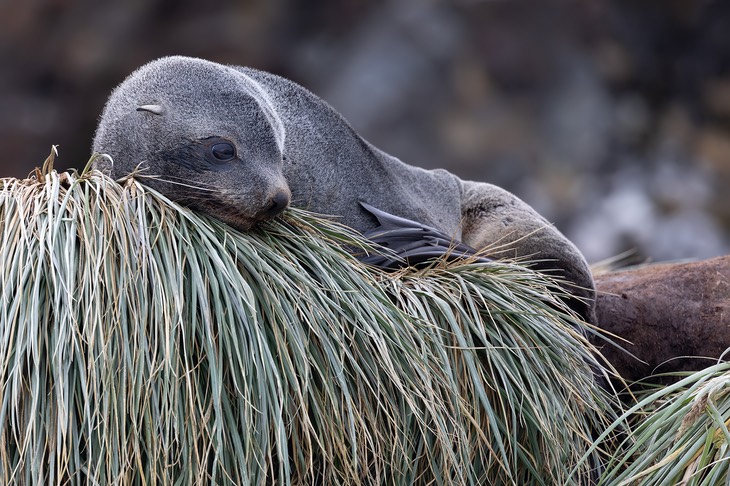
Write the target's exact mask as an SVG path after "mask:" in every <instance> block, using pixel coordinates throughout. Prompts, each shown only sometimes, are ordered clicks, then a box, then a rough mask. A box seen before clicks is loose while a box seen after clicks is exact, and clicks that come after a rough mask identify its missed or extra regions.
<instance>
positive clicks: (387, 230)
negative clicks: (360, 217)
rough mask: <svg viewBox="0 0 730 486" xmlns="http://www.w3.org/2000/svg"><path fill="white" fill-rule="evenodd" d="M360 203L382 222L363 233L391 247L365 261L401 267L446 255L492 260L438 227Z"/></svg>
mask: <svg viewBox="0 0 730 486" xmlns="http://www.w3.org/2000/svg"><path fill="white" fill-rule="evenodd" d="M360 205H361V206H362V207H363V208H365V210H366V211H368V212H369V213H370V214H372V215H373V216H375V218H376V219H377V220H378V223H379V226H378V227H376V228H373V229H371V230H369V231H367V232H365V233H364V235H363V236H365V237H366V238H368V239H369V240H370V241H372V242H374V243H377V244H378V245H380V246H383V247H385V248H387V249H389V250H391V252H389V253H384V254H377V255H368V256H366V257H364V258H361V260H362V261H363V262H364V263H367V264H369V265H374V266H377V267H381V268H386V269H398V268H403V267H408V266H412V267H424V266H428V265H430V264H432V263H433V261H434V260H436V259H438V258H445V259H446V260H447V261H454V260H458V259H464V258H471V259H473V260H474V261H477V262H489V261H491V259H489V258H486V257H480V256H476V255H477V250H475V249H474V248H472V247H470V246H468V245H465V244H464V243H461V242H459V241H456V240H454V239H453V238H451V237H449V236H448V235H447V234H445V233H444V232H442V231H439V230H437V229H436V228H433V227H431V226H428V225H425V224H422V223H419V222H417V221H412V220H410V219H406V218H401V217H399V216H396V215H394V214H390V213H388V212H385V211H383V210H382V209H378V208H376V207H374V206H371V205H369V204H367V203H364V202H362V201H361V202H360Z"/></svg>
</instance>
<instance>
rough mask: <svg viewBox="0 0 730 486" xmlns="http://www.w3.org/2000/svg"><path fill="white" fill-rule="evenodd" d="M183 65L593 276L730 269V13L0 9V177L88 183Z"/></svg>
mask: <svg viewBox="0 0 730 486" xmlns="http://www.w3.org/2000/svg"><path fill="white" fill-rule="evenodd" d="M167 54H186V55H192V56H199V57H204V58H207V59H210V60H214V61H218V62H222V63H231V64H240V65H249V66H252V67H257V68H260V69H264V70H268V71H272V72H275V73H277V74H280V75H283V76H286V77H289V78H291V79H293V80H295V81H297V82H299V83H300V84H303V85H304V86H305V87H307V88H309V89H310V90H312V91H314V92H315V93H317V94H318V95H319V96H321V97H323V98H324V99H326V100H327V101H329V102H330V104H332V105H333V106H334V107H335V108H336V109H337V110H339V111H340V112H341V113H342V114H343V115H344V116H345V117H346V118H347V119H348V120H349V121H350V122H351V123H352V125H353V126H354V127H355V129H356V130H358V131H359V132H360V133H361V134H362V135H363V136H364V137H365V138H366V139H368V140H369V141H371V142H373V143H374V144H375V145H377V146H379V147H380V148H382V149H384V150H385V151H387V152H389V153H391V154H393V155H395V156H397V157H399V158H401V159H402V160H404V161H405V162H408V163H410V164H413V165H420V166H423V167H427V168H434V167H444V168H447V169H449V170H451V171H453V172H455V173H457V174H458V175H459V176H461V177H463V178H468V179H478V180H483V181H488V182H492V183H494V184H497V185H500V186H502V187H505V188H506V189H508V190H510V191H512V192H514V193H516V194H517V195H518V196H520V197H521V198H522V199H524V200H526V201H527V202H528V203H530V204H532V205H533V206H534V207H535V208H536V209H537V210H538V211H540V212H541V213H543V214H544V215H545V216H546V217H547V218H548V219H549V220H551V221H553V222H554V223H555V224H556V225H557V227H558V228H559V229H560V230H562V231H563V232H564V233H565V234H566V235H567V236H568V237H569V238H571V239H572V240H574V241H575V242H576V244H577V245H578V246H579V248H580V249H581V250H582V251H583V252H584V253H585V254H586V256H587V258H588V260H589V261H590V262H596V261H599V260H603V259H606V258H610V257H612V256H615V255H617V254H619V253H622V252H625V251H631V252H633V257H632V258H633V261H646V260H649V261H665V260H678V259H693V258H706V257H710V256H715V255H720V254H727V253H730V251H729V249H730V189H728V187H730V2H728V1H723V0H715V1H709V0H708V1H702V0H694V1H688V0H676V1H672V0H541V1H539V2H536V1H527V0H524V1H521V0H491V1H488V0H482V1H480V0H451V1H437V0H329V1H312V0H261V1H237V2H236V1H232V0H208V1H207V2H195V1H192V0H181V1H173V0H131V1H127V2H117V3H114V2H99V1H98V0H27V1H17V0H16V1H13V0H0V66H1V70H0V154H2V156H1V157H0V176H14V177H25V176H26V175H27V174H28V173H29V172H30V171H31V170H32V169H33V168H34V167H35V166H37V165H40V164H41V163H42V162H43V160H44V159H45V157H46V156H47V154H48V152H49V150H50V146H51V144H58V145H59V152H60V158H59V159H57V167H58V168H59V169H66V168H69V167H75V168H79V169H80V168H83V166H84V165H85V164H86V161H87V160H88V158H89V155H90V145H91V140H92V136H93V132H94V128H95V125H96V120H97V117H98V115H99V113H100V112H101V110H102V108H103V106H104V102H105V100H106V97H107V96H108V94H109V92H110V91H111V90H112V89H113V88H114V86H115V85H117V84H118V83H119V82H121V81H122V80H123V79H124V77H125V76H126V75H128V74H129V73H130V72H131V71H132V70H133V69H134V68H136V67H138V66H139V65H141V64H143V63H145V62H147V61H149V60H152V59H154V58H156V57H159V56H162V55H167Z"/></svg>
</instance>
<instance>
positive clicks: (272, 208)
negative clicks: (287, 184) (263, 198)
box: [266, 191, 291, 218]
mask: <svg viewBox="0 0 730 486" xmlns="http://www.w3.org/2000/svg"><path fill="white" fill-rule="evenodd" d="M290 198H291V196H290V195H289V192H287V191H277V192H276V194H274V195H273V196H272V197H271V199H270V200H269V207H268V208H266V213H267V215H268V216H269V217H272V218H273V217H274V216H276V215H277V214H279V213H281V212H282V211H284V210H285V209H286V208H287V206H289V199H290Z"/></svg>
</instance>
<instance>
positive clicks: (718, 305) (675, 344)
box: [594, 256, 730, 384]
mask: <svg viewBox="0 0 730 486" xmlns="http://www.w3.org/2000/svg"><path fill="white" fill-rule="evenodd" d="M595 281H596V288H597V290H598V296H597V300H596V313H597V317H598V324H599V326H600V327H601V328H602V329H604V330H605V331H608V332H610V333H612V334H615V335H617V336H620V337H621V338H623V339H625V340H627V341H628V343H627V342H620V344H621V345H622V346H623V347H624V349H625V350H626V351H628V352H629V353H631V354H633V356H631V355H630V354H628V353H626V351H624V350H622V349H619V348H617V347H615V346H612V345H610V344H606V343H605V342H604V343H603V344H602V343H601V340H600V339H594V344H596V345H597V346H600V347H601V348H602V352H603V354H604V356H605V358H606V359H607V360H608V361H609V362H610V363H611V364H612V365H613V366H614V368H616V370H617V371H618V372H619V374H620V375H621V376H622V377H623V378H624V379H625V380H626V381H628V382H632V381H636V380H641V379H645V378H647V377H649V376H651V375H654V374H657V373H674V372H682V371H697V370H700V369H703V368H706V367H707V366H709V365H711V364H713V363H716V362H717V360H718V359H719V358H720V357H721V356H723V353H724V352H725V350H726V349H728V348H730V256H723V257H718V258H713V259H709V260H703V261H696V262H690V263H670V264H655V265H648V266H644V267H641V268H638V269H633V270H626V271H618V272H610V273H605V274H600V275H596V276H595ZM649 381H651V382H652V383H661V384H666V383H668V382H671V381H672V379H670V378H666V377H658V378H652V379H650V380H649Z"/></svg>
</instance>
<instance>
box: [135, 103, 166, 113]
mask: <svg viewBox="0 0 730 486" xmlns="http://www.w3.org/2000/svg"><path fill="white" fill-rule="evenodd" d="M137 111H149V112H150V113H152V114H153V115H163V114H164V113H165V109H164V108H163V107H162V105H142V106H138V107H137Z"/></svg>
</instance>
